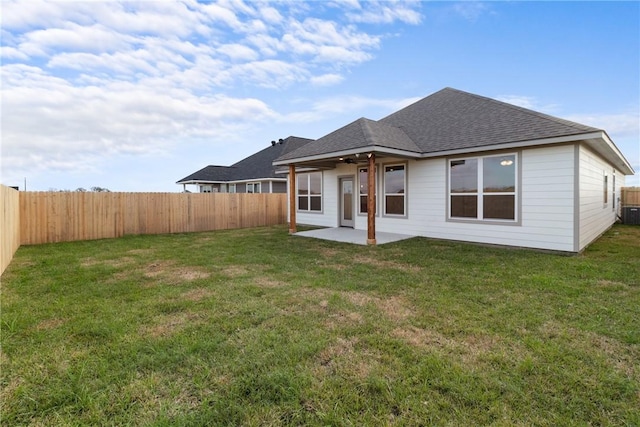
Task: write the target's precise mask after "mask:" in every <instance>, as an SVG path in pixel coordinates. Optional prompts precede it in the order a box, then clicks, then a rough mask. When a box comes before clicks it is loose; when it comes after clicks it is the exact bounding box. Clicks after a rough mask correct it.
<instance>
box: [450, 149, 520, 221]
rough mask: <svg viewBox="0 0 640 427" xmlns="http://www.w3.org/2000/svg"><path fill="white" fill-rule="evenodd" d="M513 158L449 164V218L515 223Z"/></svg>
mask: <svg viewBox="0 0 640 427" xmlns="http://www.w3.org/2000/svg"><path fill="white" fill-rule="evenodd" d="M516 167H517V162H516V155H515V154H508V155H502V156H487V157H476V158H467V159H456V160H450V161H449V217H450V218H460V219H465V218H468V219H478V220H488V221H492V220H494V221H495V220H510V221H515V220H516Z"/></svg>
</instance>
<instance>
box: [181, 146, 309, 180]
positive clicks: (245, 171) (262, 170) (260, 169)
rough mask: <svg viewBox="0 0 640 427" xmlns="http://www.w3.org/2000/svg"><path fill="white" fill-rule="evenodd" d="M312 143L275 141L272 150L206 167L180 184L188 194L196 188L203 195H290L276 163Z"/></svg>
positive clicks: (267, 149) (268, 148) (284, 178)
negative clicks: (192, 188)
mask: <svg viewBox="0 0 640 427" xmlns="http://www.w3.org/2000/svg"><path fill="white" fill-rule="evenodd" d="M311 141H312V140H311V139H307V138H299V137H297V136H290V137H288V138H286V139H280V140H279V141H272V142H271V145H270V146H269V147H267V148H265V149H264V150H261V151H258V152H257V153H255V154H252V155H251V156H249V157H247V158H245V159H242V160H240V161H239V162H237V163H235V164H233V165H231V166H214V165H209V166H205V167H204V168H202V169H200V170H199V171H197V172H194V173H192V174H191V175H189V176H186V177H184V178H182V179H181V180H179V181H178V182H177V183H176V184H181V185H182V186H183V188H184V190H185V191H186V190H187V185H195V186H197V189H198V192H200V193H286V192H287V179H286V177H284V176H283V175H282V174H276V168H275V167H274V166H273V161H274V160H275V159H276V158H277V157H280V156H282V155H284V154H286V153H288V152H289V151H292V150H294V149H297V148H300V147H302V146H303V145H305V144H307V143H309V142H311Z"/></svg>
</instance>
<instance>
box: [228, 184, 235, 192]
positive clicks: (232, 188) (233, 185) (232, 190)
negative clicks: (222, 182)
mask: <svg viewBox="0 0 640 427" xmlns="http://www.w3.org/2000/svg"><path fill="white" fill-rule="evenodd" d="M235 192H236V185H235V184H229V193H235Z"/></svg>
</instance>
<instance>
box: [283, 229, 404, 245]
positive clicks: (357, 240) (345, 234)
mask: <svg viewBox="0 0 640 427" xmlns="http://www.w3.org/2000/svg"><path fill="white" fill-rule="evenodd" d="M293 235H294V236H302V237H313V238H316V239H323V240H332V241H334V242H343V243H353V244H355V245H366V244H367V230H355V229H353V228H348V227H334V228H319V229H316V230H307V231H299V232H297V233H294V234H293ZM412 237H415V236H411V235H407V234H396V233H380V232H378V233H376V242H377V244H378V245H383V244H385V243H392V242H398V241H400V240H406V239H411V238H412Z"/></svg>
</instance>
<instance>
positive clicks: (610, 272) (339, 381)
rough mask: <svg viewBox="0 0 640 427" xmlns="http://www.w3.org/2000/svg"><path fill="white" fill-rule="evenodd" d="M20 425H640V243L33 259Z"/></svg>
mask: <svg viewBox="0 0 640 427" xmlns="http://www.w3.org/2000/svg"><path fill="white" fill-rule="evenodd" d="M1 309H2V312H1V321H2V326H1V332H2V353H1V362H2V365H1V368H2V376H1V385H2V390H1V396H0V401H1V404H2V407H1V419H0V424H2V425H6V426H9V425H155V426H165V425H166V426H169V425H193V426H196V425H312V426H313V425H317V426H320V425H322V426H325V425H340V426H348V425H497V426H511V425H522V426H525V425H526V426H529V425H541V426H556V425H581V426H582V425H603V426H624V425H627V426H632V425H640V409H639V408H640V227H633V226H615V227H614V228H613V229H612V230H610V231H609V232H608V233H606V234H605V235H604V236H603V237H602V238H601V239H600V240H599V241H597V242H596V243H594V244H593V245H591V246H590V247H589V248H588V250H587V251H586V252H585V253H584V254H582V255H579V256H572V257H567V256H560V255H557V254H548V253H540V252H534V251H528V250H513V249H502V248H487V247H481V246H475V245H467V244H462V243H454V242H443V241H435V240H428V239H421V238H416V239H411V240H407V241H403V242H398V243H393V244H388V245H384V246H378V247H364V246H362V247H361V246H353V245H348V244H341V243H335V242H327V241H320V240H314V239H308V238H300V237H291V236H288V235H287V232H286V229H285V227H273V228H260V229H252V230H234V231H224V232H212V233H198V234H184V235H166V236H136V237H125V238H122V239H115V240H99V241H91V242H75V243H61V244H49V245H40V246H29V247H21V248H20V249H19V250H18V252H17V253H16V256H15V257H14V260H13V262H12V264H11V265H10V266H9V268H8V269H7V271H6V272H5V273H4V275H3V277H2V300H1Z"/></svg>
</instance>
